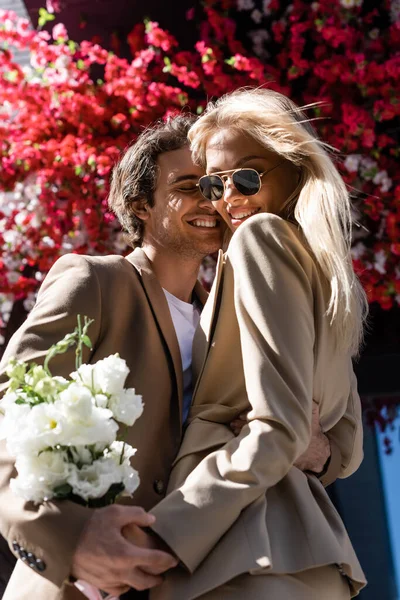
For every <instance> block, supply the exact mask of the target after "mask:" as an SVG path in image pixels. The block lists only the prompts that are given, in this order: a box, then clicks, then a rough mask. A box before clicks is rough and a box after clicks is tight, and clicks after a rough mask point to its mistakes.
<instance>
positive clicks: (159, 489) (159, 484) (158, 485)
mask: <svg viewBox="0 0 400 600" xmlns="http://www.w3.org/2000/svg"><path fill="white" fill-rule="evenodd" d="M153 488H154V491H155V493H156V494H158V495H159V496H162V495H163V493H164V491H165V484H164V482H163V481H161V479H156V480H155V482H154V483H153Z"/></svg>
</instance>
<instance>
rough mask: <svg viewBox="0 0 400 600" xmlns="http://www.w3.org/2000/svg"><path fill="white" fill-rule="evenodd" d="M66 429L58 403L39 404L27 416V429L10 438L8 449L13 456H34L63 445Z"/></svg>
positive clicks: (21, 429) (22, 429)
mask: <svg viewBox="0 0 400 600" xmlns="http://www.w3.org/2000/svg"><path fill="white" fill-rule="evenodd" d="M22 406H23V405H22ZM7 416H8V415H7ZM66 427H67V423H66V421H65V418H64V417H63V415H62V412H61V411H60V410H59V406H57V403H54V404H53V403H52V404H47V402H43V403H42V404H37V405H36V406H33V407H32V408H31V409H30V411H29V413H28V414H27V415H26V418H25V427H24V428H22V427H21V428H20V429H19V431H16V432H15V435H13V436H8V441H7V447H8V449H9V451H10V453H11V454H12V455H14V456H17V455H18V454H19V453H27V454H29V453H32V454H33V453H35V452H38V451H40V450H45V449H47V448H49V447H55V446H57V445H58V444H60V445H63V444H64V443H65V431H66Z"/></svg>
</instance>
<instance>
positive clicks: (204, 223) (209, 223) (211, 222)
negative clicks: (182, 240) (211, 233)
mask: <svg viewBox="0 0 400 600" xmlns="http://www.w3.org/2000/svg"><path fill="white" fill-rule="evenodd" d="M188 225H191V226H192V227H207V228H208V229H215V228H217V227H219V220H218V219H201V218H199V219H193V221H188Z"/></svg>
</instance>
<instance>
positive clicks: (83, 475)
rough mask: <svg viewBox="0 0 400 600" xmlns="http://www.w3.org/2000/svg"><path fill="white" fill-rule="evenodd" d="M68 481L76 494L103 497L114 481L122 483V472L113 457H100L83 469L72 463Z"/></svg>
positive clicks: (85, 498)
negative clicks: (117, 467)
mask: <svg viewBox="0 0 400 600" xmlns="http://www.w3.org/2000/svg"><path fill="white" fill-rule="evenodd" d="M67 481H68V483H69V485H70V486H71V487H72V492H73V493H74V494H76V495H77V496H79V497H80V498H83V499H84V500H88V499H89V498H101V497H102V496H104V495H105V494H106V493H107V492H108V490H109V488H110V487H111V486H112V485H113V484H114V483H121V473H120V470H119V469H116V468H115V461H114V460H113V459H112V458H99V459H98V460H95V461H94V462H93V463H92V464H91V465H84V466H83V467H82V468H81V469H79V468H78V467H77V466H76V465H74V464H71V465H70V473H69V476H68V480H67Z"/></svg>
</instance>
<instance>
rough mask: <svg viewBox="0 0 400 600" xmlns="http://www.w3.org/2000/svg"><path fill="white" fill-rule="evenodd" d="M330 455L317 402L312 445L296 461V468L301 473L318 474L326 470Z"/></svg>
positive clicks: (313, 416)
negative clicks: (310, 472)
mask: <svg viewBox="0 0 400 600" xmlns="http://www.w3.org/2000/svg"><path fill="white" fill-rule="evenodd" d="M330 455H331V447H330V444H329V439H328V438H327V436H326V435H325V434H324V433H323V431H322V429H321V425H320V422H319V406H318V404H317V403H316V402H313V409H312V421H311V440H310V444H309V446H308V448H307V450H306V451H305V452H304V453H303V454H302V455H301V456H299V458H298V459H297V460H296V462H295V463H294V466H295V467H297V468H298V469H300V470H301V471H312V472H313V473H316V474H318V473H321V472H322V471H323V470H324V467H325V464H326V461H327V460H328V458H329V457H330Z"/></svg>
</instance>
